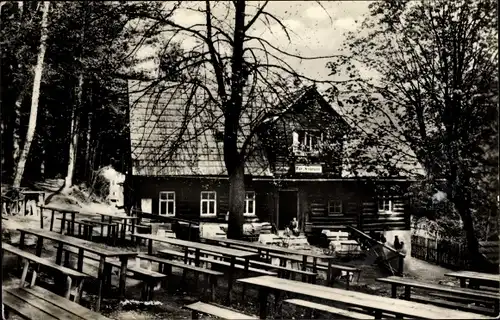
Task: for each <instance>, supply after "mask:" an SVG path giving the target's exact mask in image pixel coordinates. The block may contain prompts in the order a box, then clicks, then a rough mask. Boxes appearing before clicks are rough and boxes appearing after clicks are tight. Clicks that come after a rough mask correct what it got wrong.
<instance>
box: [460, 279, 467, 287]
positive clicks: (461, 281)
mask: <svg viewBox="0 0 500 320" xmlns="http://www.w3.org/2000/svg"><path fill="white" fill-rule="evenodd" d="M460 287H461V288H465V287H466V285H465V278H460Z"/></svg>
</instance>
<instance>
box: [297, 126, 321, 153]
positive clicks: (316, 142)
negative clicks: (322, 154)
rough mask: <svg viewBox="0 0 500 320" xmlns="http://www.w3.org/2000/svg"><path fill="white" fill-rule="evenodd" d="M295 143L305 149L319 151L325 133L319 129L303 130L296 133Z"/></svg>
mask: <svg viewBox="0 0 500 320" xmlns="http://www.w3.org/2000/svg"><path fill="white" fill-rule="evenodd" d="M294 139H296V141H294V145H295V146H296V147H297V148H299V149H301V150H303V151H317V150H318V149H319V146H320V144H321V141H323V134H322V133H321V132H319V131H317V130H301V131H299V132H297V134H296V135H294Z"/></svg>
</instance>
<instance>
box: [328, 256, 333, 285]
mask: <svg viewBox="0 0 500 320" xmlns="http://www.w3.org/2000/svg"><path fill="white" fill-rule="evenodd" d="M332 278H333V277H332V259H328V270H327V271H326V285H327V286H329V285H330V283H331V282H332Z"/></svg>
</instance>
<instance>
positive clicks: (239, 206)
mask: <svg viewBox="0 0 500 320" xmlns="http://www.w3.org/2000/svg"><path fill="white" fill-rule="evenodd" d="M244 172H245V171H244V164H243V163H241V164H240V165H239V166H238V167H237V168H236V169H235V170H234V172H233V173H232V174H231V175H230V176H229V219H228V229H227V237H228V238H229V239H240V238H241V237H242V235H243V223H244V219H243V212H244V209H245V180H244Z"/></svg>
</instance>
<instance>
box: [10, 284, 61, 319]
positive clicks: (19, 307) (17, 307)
mask: <svg viewBox="0 0 500 320" xmlns="http://www.w3.org/2000/svg"><path fill="white" fill-rule="evenodd" d="M2 303H3V304H5V305H6V306H7V307H8V309H11V310H13V311H14V312H15V313H17V314H20V315H21V316H23V317H24V318H27V319H30V320H35V319H44V320H45V319H47V320H58V319H57V318H55V317H53V316H52V315H50V314H49V313H46V312H43V311H42V310H40V309H37V308H35V307H34V306H32V305H29V304H27V303H26V302H24V301H23V300H21V299H19V298H18V297H16V296H14V295H12V294H10V293H8V291H6V290H3V294H2Z"/></svg>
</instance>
